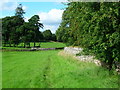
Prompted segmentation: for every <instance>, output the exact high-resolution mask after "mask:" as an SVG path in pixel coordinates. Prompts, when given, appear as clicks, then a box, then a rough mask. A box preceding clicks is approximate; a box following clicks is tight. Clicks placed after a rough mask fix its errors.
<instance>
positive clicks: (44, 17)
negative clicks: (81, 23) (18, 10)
mask: <svg viewBox="0 0 120 90" xmlns="http://www.w3.org/2000/svg"><path fill="white" fill-rule="evenodd" d="M63 11H64V10H60V9H51V10H50V11H49V12H40V13H39V14H38V15H39V17H40V21H41V22H42V23H43V25H44V30H46V29H50V30H51V31H52V32H53V33H55V31H56V30H57V28H58V26H59V24H60V22H61V20H62V14H63Z"/></svg>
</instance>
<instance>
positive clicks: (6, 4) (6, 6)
mask: <svg viewBox="0 0 120 90" xmlns="http://www.w3.org/2000/svg"><path fill="white" fill-rule="evenodd" d="M17 6H18V2H17V1H14V2H10V0H2V2H1V3H0V10H15V9H16V7H17ZM26 9H27V7H26V6H23V10H26Z"/></svg>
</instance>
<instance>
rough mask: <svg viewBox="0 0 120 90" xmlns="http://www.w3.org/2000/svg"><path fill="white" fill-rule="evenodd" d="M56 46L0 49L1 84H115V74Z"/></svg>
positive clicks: (84, 85)
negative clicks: (32, 49) (64, 54)
mask: <svg viewBox="0 0 120 90" xmlns="http://www.w3.org/2000/svg"><path fill="white" fill-rule="evenodd" d="M58 52H59V50H56V51H55V50H51V51H36V52H34V53H33V52H3V57H2V58H3V59H2V61H3V62H2V63H3V68H2V71H3V73H2V74H3V78H2V82H3V88H117V87H118V77H117V75H109V72H108V70H106V69H104V68H101V67H98V66H96V65H94V64H92V63H85V62H78V61H75V60H74V59H72V58H71V57H62V56H60V55H58Z"/></svg>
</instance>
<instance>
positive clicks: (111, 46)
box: [56, 2, 120, 70]
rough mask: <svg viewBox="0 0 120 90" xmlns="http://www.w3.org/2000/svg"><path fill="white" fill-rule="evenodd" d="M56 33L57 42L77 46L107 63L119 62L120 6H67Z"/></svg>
mask: <svg viewBox="0 0 120 90" xmlns="http://www.w3.org/2000/svg"><path fill="white" fill-rule="evenodd" d="M67 5H68V7H67V8H66V9H65V11H64V13H63V16H62V22H61V24H60V26H59V28H58V30H57V31H56V35H57V40H59V41H64V42H65V43H68V44H69V45H78V46H80V47H82V48H84V51H86V52H90V53H92V54H94V55H96V58H98V59H100V60H102V61H104V62H106V63H108V65H109V70H111V69H112V65H113V62H114V61H119V60H120V59H119V58H120V55H119V54H120V48H119V47H118V45H119V44H120V39H118V38H119V37H120V35H119V30H120V19H119V17H120V14H119V13H120V10H119V8H118V7H119V5H120V3H117V2H113V3H111V2H89V3H88V2H69V3H68V4H67Z"/></svg>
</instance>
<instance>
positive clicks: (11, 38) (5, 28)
mask: <svg viewBox="0 0 120 90" xmlns="http://www.w3.org/2000/svg"><path fill="white" fill-rule="evenodd" d="M23 22H24V20H23V19H22V18H20V17H18V16H11V17H5V18H3V19H2V23H3V25H2V35H3V44H4V46H6V44H7V43H9V46H11V44H12V43H13V44H14V46H15V45H17V44H18V43H19V38H20V35H19V32H18V31H17V28H18V27H19V26H21V25H22V24H23Z"/></svg>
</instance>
